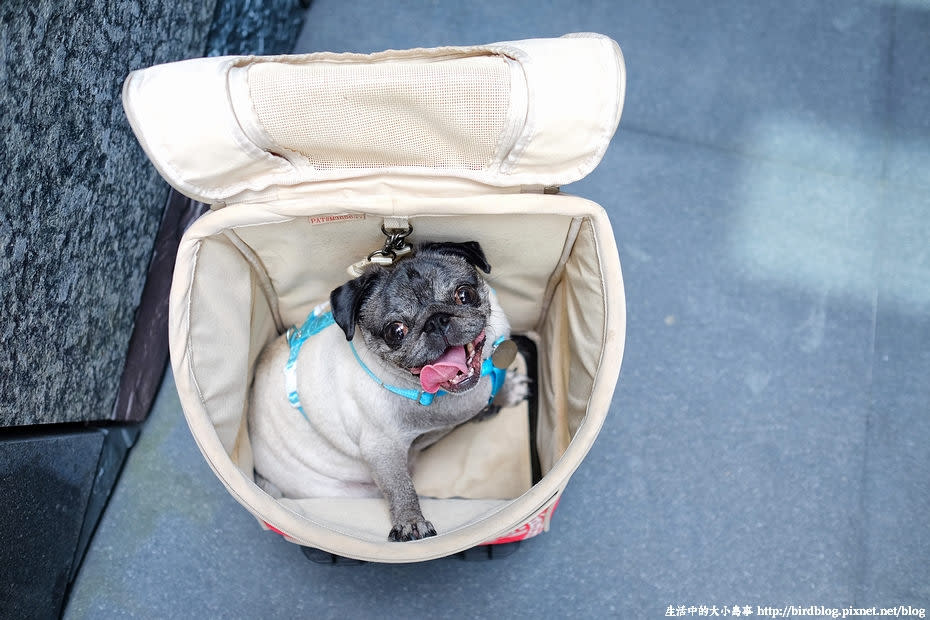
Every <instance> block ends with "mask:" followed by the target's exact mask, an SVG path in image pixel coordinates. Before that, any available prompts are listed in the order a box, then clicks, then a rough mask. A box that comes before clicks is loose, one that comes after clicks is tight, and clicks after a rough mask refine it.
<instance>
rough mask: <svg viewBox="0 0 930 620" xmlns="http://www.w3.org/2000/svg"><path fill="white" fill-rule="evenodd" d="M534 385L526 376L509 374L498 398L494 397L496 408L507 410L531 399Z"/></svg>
mask: <svg viewBox="0 0 930 620" xmlns="http://www.w3.org/2000/svg"><path fill="white" fill-rule="evenodd" d="M532 383H533V381H532V379H530V378H529V377H528V376H526V375H524V374H519V373H512V374H508V375H507V380H506V381H505V382H504V385H502V386H501V389H500V391H499V392H498V393H497V396H495V397H494V406H496V407H502V408H507V407H515V406H517V405H519V404H520V403H521V402H523V401H524V400H526V399H527V398H529V397H530V386H531V385H532Z"/></svg>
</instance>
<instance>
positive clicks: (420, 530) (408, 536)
mask: <svg viewBox="0 0 930 620" xmlns="http://www.w3.org/2000/svg"><path fill="white" fill-rule="evenodd" d="M435 535H436V528H434V527H433V524H432V523H430V522H429V521H415V522H413V523H403V524H397V525H395V526H394V527H393V528H391V532H390V534H388V540H390V541H391V542H407V541H410V540H420V539H421V538H429V537H430V536H435Z"/></svg>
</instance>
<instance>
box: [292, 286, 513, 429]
mask: <svg viewBox="0 0 930 620" xmlns="http://www.w3.org/2000/svg"><path fill="white" fill-rule="evenodd" d="M325 305H326V304H322V305H320V306H317V307H316V308H314V309H313V311H312V312H311V313H310V316H308V317H307V320H306V321H304V324H303V325H301V326H300V327H297V326H296V325H295V326H293V327H291V328H290V329H288V330H287V344H288V346H289V347H290V355H288V358H287V363H286V364H285V365H284V387H285V389H286V390H287V401H288V402H289V403H290V404H291V407H293V408H294V409H296V410H297V411H299V412H300V415H302V416H303V417H304V419H305V420H307V422H309V421H310V419H309V418H308V417H307V414H306V413H305V412H304V408H303V407H302V406H301V404H300V394H299V393H298V391H297V356H298V355H300V348H301V347H302V346H303V344H304V343H305V342H306V341H307V339H308V338H309V337H310V336H314V335H316V334H318V333H320V332H321V331H323V330H324V329H326V328H327V327H329V326H331V325H333V324H335V322H336V321H335V319H333V313H332V311H326V312H323V308H324V307H325ZM504 340H505V338H504V337H503V336H502V337H500V338H498V339H497V340H496V341H495V342H494V345H493V347H494V348H495V349H496V348H497V346H498V345H500V343H502V342H503V341H504ZM349 347H350V348H351V349H352V354H353V355H354V356H355V359H356V360H357V361H358V363H359V365H360V366H361V367H362V370H364V371H365V373H366V374H367V375H368V376H369V377H371V378H372V379H373V380H374V381H375V383H377V384H378V385H379V386H381V387H383V388H384V389H386V390H387V391H388V392H391V393H392V394H397V395H398V396H403V397H404V398H409V399H410V400H413V401H416V402H418V403H419V404H421V405H423V406H429V405H431V404H432V403H433V401H434V400H435V399H436V397H437V396H443V395H445V394H447V392H444V391H442V390H439V391H438V392H436V393H435V394H430V393H429V392H424V391H423V390H416V389H413V388H401V387H397V386H395V385H389V384H387V383H385V382H384V381H382V380H381V379H379V378H378V376H377V375H376V374H375V373H374V372H372V370H371V369H370V368H369V367H368V366H366V365H365V362H363V361H362V358H361V357H359V354H358V351H356V350H355V344H354V343H353V342H352V341H351V340H350V341H349ZM492 350H493V349H492ZM486 375H490V376H491V396H490V398H488V404H491V401H493V400H494V397H495V396H496V395H497V392H498V391H499V390H500V389H501V386H502V385H504V380H505V379H506V378H507V369H506V368H497V367H496V366H495V365H494V364H493V363H492V362H491V358H488V359H486V360H484V361H483V362H482V363H481V376H482V377H484V376H486Z"/></svg>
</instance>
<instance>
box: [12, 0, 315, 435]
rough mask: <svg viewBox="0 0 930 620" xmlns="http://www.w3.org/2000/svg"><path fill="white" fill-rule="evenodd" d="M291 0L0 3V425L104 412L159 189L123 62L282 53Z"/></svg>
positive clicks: (294, 25)
mask: <svg viewBox="0 0 930 620" xmlns="http://www.w3.org/2000/svg"><path fill="white" fill-rule="evenodd" d="M302 13H303V7H301V6H300V5H299V4H298V3H297V2H296V1H295V0H278V1H273V0H271V1H266V2H261V1H256V0H219V1H217V0H164V1H150V2H143V1H125V0H70V1H67V0H66V1H54V0H33V1H24V0H3V2H0V426H16V425H27V424H45V423H52V422H77V421H93V420H104V419H107V418H108V417H109V416H110V414H111V410H112V409H113V402H114V399H115V396H116V392H117V388H118V385H119V382H120V377H121V374H122V371H123V366H124V361H125V352H126V346H127V343H128V341H129V338H130V334H131V332H132V328H133V321H134V316H135V312H136V307H137V305H138V303H139V297H140V294H141V291H142V286H143V284H144V281H145V276H146V272H147V269H148V266H149V257H150V255H151V253H152V247H153V242H154V238H155V233H156V230H157V229H158V224H159V220H160V218H161V214H162V210H163V208H164V206H165V203H166V199H167V196H168V188H167V186H166V185H165V183H164V182H163V181H162V180H161V179H160V177H159V176H158V175H157V173H156V171H155V170H154V168H153V167H152V166H151V165H150V164H149V163H148V161H147V160H146V158H145V156H144V154H143V152H142V150H141V148H139V146H138V144H137V143H136V140H135V138H134V137H133V135H132V132H131V130H130V128H129V125H128V123H127V122H126V120H125V116H124V114H123V110H122V106H121V103H120V94H121V88H122V82H123V79H124V78H125V76H126V74H128V73H129V72H130V71H132V70H134V69H138V68H142V67H145V66H149V65H152V64H156V63H161V62H168V61H173V60H180V59H184V58H191V57H196V56H202V55H205V54H207V53H212V54H227V53H259V54H261V53H281V52H286V51H289V49H290V46H291V45H292V44H293V41H294V40H295V39H296V35H297V32H298V29H299V28H300V25H301V19H302Z"/></svg>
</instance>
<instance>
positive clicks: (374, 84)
mask: <svg viewBox="0 0 930 620" xmlns="http://www.w3.org/2000/svg"><path fill="white" fill-rule="evenodd" d="M249 92H250V95H251V98H252V104H253V107H254V109H255V113H256V116H257V118H258V121H259V123H260V124H261V125H262V126H263V128H264V129H265V131H266V133H267V134H268V135H269V137H270V138H271V139H272V140H273V141H274V142H275V143H276V144H278V145H279V146H281V147H283V148H285V149H288V150H290V151H296V152H298V153H300V154H302V155H304V156H305V157H307V159H308V160H309V161H310V163H311V164H312V165H313V166H314V167H315V168H318V169H333V168H382V167H388V166H430V167H437V168H463V169H469V170H480V169H483V168H486V167H487V166H488V165H489V164H490V162H491V161H492V160H493V159H494V157H495V155H496V154H497V150H498V147H499V143H500V141H501V137H502V135H503V133H504V131H505V128H506V125H507V118H508V110H509V107H510V68H509V65H508V64H507V62H506V61H505V60H504V59H503V58H500V57H497V56H479V57H470V58H458V59H452V60H443V61H437V62H431V63H387V62H385V63H374V64H352V63H333V62H315V63H309V64H304V65H287V64H277V63H261V64H258V65H255V66H254V67H252V68H250V70H249Z"/></svg>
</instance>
